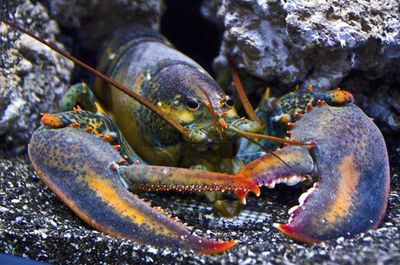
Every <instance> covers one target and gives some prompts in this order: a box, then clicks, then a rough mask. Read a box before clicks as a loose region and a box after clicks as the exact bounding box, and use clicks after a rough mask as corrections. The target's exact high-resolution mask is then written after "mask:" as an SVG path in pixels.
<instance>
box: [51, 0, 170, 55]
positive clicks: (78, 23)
mask: <svg viewBox="0 0 400 265" xmlns="http://www.w3.org/2000/svg"><path fill="white" fill-rule="evenodd" d="M49 5H50V12H51V15H52V16H53V17H54V19H55V20H57V22H58V23H60V25H61V26H63V27H66V28H69V29H74V30H77V32H78V35H79V40H80V42H81V43H82V44H83V45H84V47H85V48H87V49H90V50H92V51H97V50H98V49H99V44H101V43H102V41H103V40H104V39H105V38H106V37H107V36H108V35H109V34H110V33H111V32H112V31H114V30H115V29H117V28H119V27H121V26H123V25H125V24H128V23H132V22H134V23H140V24H142V25H144V26H148V27H151V28H153V29H158V28H159V26H160V25H159V24H160V19H161V15H162V13H163V11H164V5H163V1H162V0H148V1H142V0H128V1H127V0H117V1H115V0H107V1H98V0H90V1H87V0H76V1H73V4H72V3H71V2H70V1H65V0H55V1H49Z"/></svg>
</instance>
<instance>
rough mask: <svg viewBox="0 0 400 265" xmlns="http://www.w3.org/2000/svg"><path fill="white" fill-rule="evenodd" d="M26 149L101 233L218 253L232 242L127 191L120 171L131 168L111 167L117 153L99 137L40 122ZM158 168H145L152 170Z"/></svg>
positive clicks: (49, 180)
mask: <svg viewBox="0 0 400 265" xmlns="http://www.w3.org/2000/svg"><path fill="white" fill-rule="evenodd" d="M28 152H29V156H30V159H31V161H32V164H33V166H34V168H35V170H36V172H38V174H39V176H40V178H41V179H42V180H43V181H44V182H45V183H46V185H47V186H48V187H50V189H51V190H52V191H53V192H54V193H55V194H57V196H58V197H59V198H60V199H61V200H63V201H64V202H65V203H66V204H67V205H68V206H69V207H70V208H71V209H72V210H73V211H74V212H75V213H76V214H77V215H78V216H79V217H81V218H82V219H83V220H84V221H85V222H87V223H88V224H90V225H91V226H93V227H95V228H96V229H98V230H100V231H103V232H105V233H107V234H110V235H113V236H117V237H122V238H127V239H132V240H135V241H138V242H141V243H145V244H151V245H156V246H160V247H167V246H170V247H180V248H188V249H193V250H194V251H196V252H199V253H207V254H212V253H219V252H223V251H225V250H227V249H229V248H230V247H232V246H233V245H234V244H235V241H229V242H218V241H213V240H210V239H206V238H201V237H198V236H195V235H192V234H191V233H190V232H189V231H188V230H187V228H186V227H185V226H184V225H182V224H179V223H177V222H174V221H173V220H172V219H171V218H170V217H169V216H167V215H165V214H164V213H163V212H161V211H158V210H156V209H153V208H151V207H150V206H149V205H148V203H145V202H143V201H142V200H140V199H139V198H138V197H137V196H136V195H134V194H132V193H130V192H128V191H127V190H126V188H125V187H124V185H123V182H122V181H121V177H120V173H123V174H125V173H127V174H128V175H129V174H131V172H133V171H132V170H133V169H134V167H132V168H131V167H125V166H119V167H118V169H117V170H116V167H115V162H116V161H121V156H120V155H119V153H118V152H117V151H116V150H115V149H114V148H113V147H112V146H111V145H109V144H108V143H106V142H104V141H103V140H101V139H99V138H98V137H95V136H93V135H91V134H88V133H86V132H84V131H82V130H77V129H75V128H71V127H65V128H60V129H49V128H47V127H44V126H42V127H41V128H39V129H38V130H37V131H36V132H35V133H34V135H33V136H32V139H31V142H30V144H29V146H28ZM131 169H132V170H131ZM152 169H155V170H152ZM159 169H160V168H157V167H155V168H150V171H151V172H153V173H157V171H158V170H159ZM139 171H140V172H144V168H142V171H141V170H140V166H139ZM166 171H168V172H169V173H176V172H179V171H180V170H179V169H166ZM180 173H181V172H180ZM197 173H200V172H197ZM204 173H205V172H202V174H204ZM195 174H196V173H195ZM212 178H214V177H212ZM216 178H218V177H216ZM224 178H225V180H226V183H224V182H223V181H222V182H220V185H223V186H224V188H231V189H237V188H238V186H237V184H233V185H231V184H230V183H232V179H230V178H229V176H224ZM239 182H240V181H239ZM233 183H235V181H233ZM199 186H201V185H200V184H199ZM232 186H233V187H232ZM214 188H215V187H212V189H214ZM200 189H202V188H200ZM204 189H206V188H204ZM245 189H246V188H245Z"/></svg>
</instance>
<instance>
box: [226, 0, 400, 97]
mask: <svg viewBox="0 0 400 265" xmlns="http://www.w3.org/2000/svg"><path fill="white" fill-rule="evenodd" d="M399 8H400V3H399V2H398V1H396V0H393V1H374V2H373V3H370V1H365V0H357V1H322V2H321V1H313V2H310V1H291V0H289V1H263V2H260V1H248V0H241V1H231V0H226V1H223V4H222V5H221V6H220V8H219V11H218V14H219V15H220V16H221V18H222V19H223V21H224V25H225V30H226V34H225V35H224V43H223V45H222V47H223V48H222V52H221V56H225V55H226V54H231V55H233V56H234V57H235V58H236V60H237V64H242V65H241V66H242V67H244V68H246V70H247V71H248V72H249V73H250V74H252V75H254V76H256V77H259V78H262V79H264V80H267V81H272V80H278V81H279V82H280V83H282V84H285V85H293V84H295V83H303V82H304V84H305V85H308V84H312V85H314V86H316V87H320V88H322V89H326V88H331V87H334V86H336V85H338V84H339V82H340V81H342V80H343V78H344V77H346V76H347V75H348V74H349V72H350V71H351V70H357V71H363V72H366V71H368V72H373V73H374V74H375V75H376V76H377V77H382V76H383V75H384V74H386V73H388V72H389V71H390V70H391V67H393V62H394V61H396V60H399V58H400V33H399V30H400V13H399V12H398V10H399ZM370 74H371V73H370Z"/></svg>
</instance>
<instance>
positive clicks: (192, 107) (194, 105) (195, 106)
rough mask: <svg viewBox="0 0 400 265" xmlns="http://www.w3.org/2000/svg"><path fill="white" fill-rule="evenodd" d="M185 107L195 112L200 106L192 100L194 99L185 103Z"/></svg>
mask: <svg viewBox="0 0 400 265" xmlns="http://www.w3.org/2000/svg"><path fill="white" fill-rule="evenodd" d="M186 106H187V107H188V108H189V109H190V110H197V109H199V107H200V104H199V102H197V101H196V100H194V99H189V100H188V101H187V102H186Z"/></svg>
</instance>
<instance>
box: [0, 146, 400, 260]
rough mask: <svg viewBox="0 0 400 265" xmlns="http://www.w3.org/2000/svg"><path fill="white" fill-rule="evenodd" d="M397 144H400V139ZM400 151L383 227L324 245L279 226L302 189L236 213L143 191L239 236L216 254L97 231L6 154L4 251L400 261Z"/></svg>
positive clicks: (225, 235) (198, 229) (202, 225)
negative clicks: (276, 226) (308, 241)
mask: <svg viewBox="0 0 400 265" xmlns="http://www.w3.org/2000/svg"><path fill="white" fill-rule="evenodd" d="M395 146H396V147H397V148H399V147H400V146H399V143H398V142H397V144H395ZM398 150H400V149H398ZM393 155H394V156H393ZM399 155H400V152H399V151H397V155H396V153H392V157H393V158H394V159H393V161H396V162H395V165H396V166H395V167H392V183H391V184H392V186H391V187H392V190H391V192H390V200H389V208H388V211H387V213H386V215H385V219H384V221H383V222H382V225H381V227H380V228H379V229H377V230H374V231H368V232H366V233H364V234H360V235H358V236H356V237H355V238H353V239H344V238H339V239H337V240H331V241H326V242H324V243H321V244H314V245H308V244H299V243H296V242H294V241H293V240H291V239H289V238H287V237H286V236H284V235H283V234H281V233H279V232H278V231H276V230H275V229H274V228H273V227H272V223H273V222H285V221H286V220H287V218H288V217H289V215H288V214H287V211H288V209H289V208H290V207H291V206H293V205H295V204H296V203H297V198H298V196H299V194H300V193H301V191H299V190H296V189H294V188H290V187H287V186H283V187H280V188H279V186H278V187H277V188H275V189H274V190H268V191H267V190H265V191H264V192H263V194H262V196H261V197H260V198H255V197H253V196H250V197H249V198H248V205H246V207H245V208H244V210H243V211H242V212H241V213H240V215H239V216H237V217H235V218H233V219H225V218H222V217H218V216H215V215H214V214H213V213H212V211H211V207H210V206H209V205H207V204H206V203H204V201H203V200H202V199H201V198H197V197H196V196H193V195H190V196H187V195H186V196H185V195H182V194H177V193H163V194H158V195H156V194H147V195H145V194H144V195H142V196H144V197H145V198H146V199H147V200H150V201H151V202H152V204H153V205H156V206H160V207H162V208H163V209H165V210H166V211H168V212H169V213H171V214H172V215H173V216H178V217H179V219H180V220H182V221H183V222H186V223H187V224H188V225H189V226H191V227H193V228H192V229H194V231H195V233H196V234H200V235H203V236H209V237H213V238H218V239H220V240H228V239H237V240H238V244H237V246H235V247H234V248H232V249H231V250H230V251H228V252H226V253H223V254H221V255H214V256H204V255H197V254H194V253H192V252H191V251H176V250H173V249H168V248H166V249H159V248H155V247H152V246H141V245H138V244H137V243H135V242H132V241H129V240H123V239H117V238H113V237H110V236H107V235H105V234H103V233H100V232H98V231H95V230H93V229H92V228H90V227H89V226H87V225H86V224H85V223H83V221H81V220H80V219H79V218H78V217H77V216H76V215H74V214H73V213H72V211H71V210H69V209H68V207H67V206H65V205H64V204H63V203H62V202H61V201H60V200H59V199H58V198H57V197H56V196H55V195H54V194H53V193H52V192H51V191H50V190H49V189H48V188H47V187H46V186H45V185H44V184H43V183H42V182H41V181H40V179H38V177H37V176H36V174H35V173H34V172H33V170H32V167H31V166H30V164H29V161H28V160H27V158H26V157H17V158H14V159H7V158H4V157H2V156H0V220H1V221H0V253H6V254H13V255H16V256H22V257H25V258H30V259H35V260H39V261H45V262H49V263H51V264H61V263H62V264H181V263H182V264H399V262H400V251H399V249H400V237H399V228H400V188H399V185H398V182H399V181H400V179H399V175H398V173H399V171H398V168H399V167H398V162H399V161H400V156H399ZM196 198H197V199H196Z"/></svg>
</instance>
